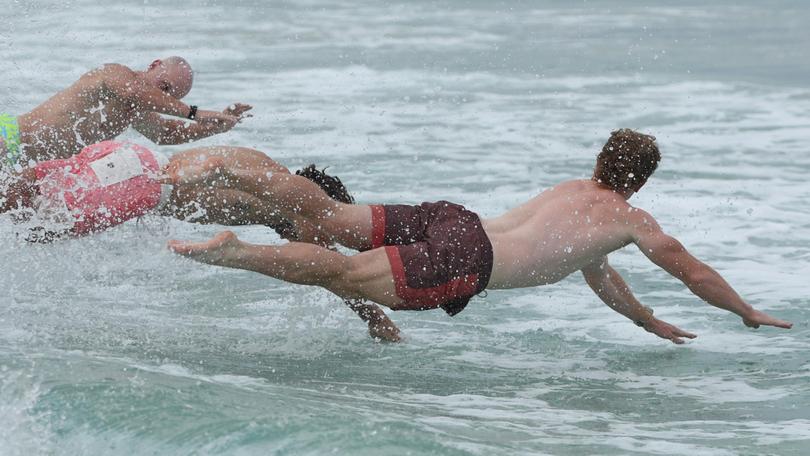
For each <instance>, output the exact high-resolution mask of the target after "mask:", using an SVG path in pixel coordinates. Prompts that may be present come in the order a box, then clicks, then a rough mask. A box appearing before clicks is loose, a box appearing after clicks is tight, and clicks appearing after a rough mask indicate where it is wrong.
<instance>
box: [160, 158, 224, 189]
mask: <svg viewBox="0 0 810 456" xmlns="http://www.w3.org/2000/svg"><path fill="white" fill-rule="evenodd" d="M224 171H225V167H224V160H223V158H222V157H208V158H206V159H205V161H203V162H202V163H200V164H199V165H197V164H194V165H190V164H182V163H169V165H168V166H166V168H165V169H164V171H163V177H162V178H161V179H160V182H161V183H163V184H171V185H194V184H205V183H210V182H213V181H215V180H216V179H217V178H219V177H222V176H223V175H224Z"/></svg>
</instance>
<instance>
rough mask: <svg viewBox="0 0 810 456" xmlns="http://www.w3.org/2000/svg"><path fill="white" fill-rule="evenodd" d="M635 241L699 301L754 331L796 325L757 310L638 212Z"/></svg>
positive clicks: (651, 259) (721, 278) (708, 267)
mask: <svg viewBox="0 0 810 456" xmlns="http://www.w3.org/2000/svg"><path fill="white" fill-rule="evenodd" d="M635 215H636V218H637V220H636V222H635V229H634V231H635V232H634V234H633V238H634V239H633V241H634V242H635V244H636V245H637V246H638V248H639V249H640V250H641V252H642V253H644V255H646V256H647V258H649V259H650V261H652V262H653V263H655V264H656V265H658V266H659V267H660V268H661V269H663V270H665V271H667V272H668V273H669V274H670V275H672V276H673V277H675V278H677V279H679V280H680V281H681V282H683V283H684V284H685V285H686V286H687V287H688V288H689V290H690V291H691V292H692V293H694V294H695V295H696V296H698V297H699V298H701V299H703V300H704V301H706V302H708V303H709V304H711V305H713V306H715V307H718V308H720V309H724V310H727V311H729V312H733V313H735V314H737V315H739V316H740V317H742V319H743V322H744V323H745V324H746V325H748V326H751V327H754V328H757V327H759V325H769V326H777V327H780V328H790V327H791V326H792V323H789V322H787V321H783V320H779V319H776V318H773V317H770V316H768V315H766V314H765V313H763V312H760V311H758V310H755V309H754V308H753V307H751V305H750V304H748V303H747V302H745V301H744V300H743V299H742V298H741V297H740V295H739V294H737V292H736V291H734V289H733V288H732V287H731V285H729V284H728V282H726V281H725V280H724V279H723V277H722V276H720V274H718V273H717V271H715V270H714V269H712V268H711V267H710V266H708V265H707V264H705V263H703V262H701V261H700V260H698V259H697V258H695V257H694V256H692V254H690V253H689V252H688V251H687V250H686V248H684V246H683V245H682V244H681V243H680V242H679V241H678V240H677V239H675V238H674V237H672V236H669V235H667V234H666V233H664V232H663V230H661V227H660V226H659V225H658V223H657V222H656V221H655V219H653V218H652V216H650V215H649V214H647V213H645V212H644V211H640V210H637V211H636V214H635Z"/></svg>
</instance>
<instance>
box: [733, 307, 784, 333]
mask: <svg viewBox="0 0 810 456" xmlns="http://www.w3.org/2000/svg"><path fill="white" fill-rule="evenodd" d="M743 323H745V326H750V327H751V328H759V327H760V325H765V326H776V327H777V328H785V329H790V328H792V327H793V323H790V322H788V321H785V320H780V319H778V318H773V317H771V316H770V315H768V314H766V313H765V312H760V311H758V310H754V311H753V312H751V314H750V315H746V316H744V317H743Z"/></svg>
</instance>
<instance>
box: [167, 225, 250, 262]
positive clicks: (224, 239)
mask: <svg viewBox="0 0 810 456" xmlns="http://www.w3.org/2000/svg"><path fill="white" fill-rule="evenodd" d="M168 246H169V250H171V251H172V252H174V253H176V254H178V255H182V256H184V257H187V258H191V259H192V260H194V261H199V262H200V263H206V264H213V265H218V266H227V265H228V264H229V263H230V262H231V261H233V260H238V253H239V251H240V250H241V249H242V243H241V242H240V241H239V239H238V238H237V237H236V235H235V234H233V232H232V231H223V232H222V233H219V234H217V235H216V236H214V237H212V238H211V239H209V240H207V241H205V242H184V241H176V240H171V241H169V243H168Z"/></svg>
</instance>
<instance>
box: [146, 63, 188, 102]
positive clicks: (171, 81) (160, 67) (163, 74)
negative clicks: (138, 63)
mask: <svg viewBox="0 0 810 456" xmlns="http://www.w3.org/2000/svg"><path fill="white" fill-rule="evenodd" d="M146 74H147V75H148V77H149V80H150V81H151V82H152V84H154V85H155V87H157V88H159V89H160V90H162V91H164V92H166V93H167V94H169V95H171V96H172V97H174V98H177V99H180V98H183V97H184V96H186V95H188V93H189V92H190V91H191V85H192V83H193V82H194V72H193V71H192V70H191V65H189V63H188V62H187V61H186V59H184V58H182V57H177V56H172V57H168V58H165V59H159V60H155V61H154V62H152V64H151V65H149V69H147V70H146Z"/></svg>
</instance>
